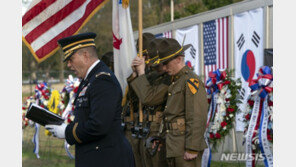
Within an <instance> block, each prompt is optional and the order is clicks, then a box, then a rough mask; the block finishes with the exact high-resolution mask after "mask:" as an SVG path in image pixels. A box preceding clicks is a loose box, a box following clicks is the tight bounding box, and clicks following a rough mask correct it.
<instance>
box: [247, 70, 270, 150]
mask: <svg viewBox="0 0 296 167" xmlns="http://www.w3.org/2000/svg"><path fill="white" fill-rule="evenodd" d="M262 68H267V67H262ZM262 68H261V70H262ZM263 75H266V74H264V73H263V74H262V73H259V74H258V76H259V78H258V79H257V80H254V82H255V83H256V84H263V83H258V81H259V79H260V78H262V76H263ZM271 77H272V76H271ZM254 82H253V85H254ZM268 87H269V88H271V89H268V90H267V91H266V92H265V96H266V97H265V98H266V100H267V106H268V107H267V110H268V111H267V113H268V123H267V124H268V125H267V140H268V141H269V143H270V144H272V143H273V90H272V82H271V83H269V84H268ZM251 89H252V88H251ZM260 92H262V90H261V91H257V89H256V90H254V89H252V94H251V95H250V96H249V98H248V103H247V104H246V110H245V111H243V114H244V123H245V130H244V134H245V138H244V140H246V134H247V131H248V128H249V125H250V119H251V116H252V113H253V109H254V103H255V99H256V97H258V96H260ZM261 97H262V95H261ZM262 101H263V99H261V103H262ZM261 105H262V104H261ZM261 108H262V107H261ZM261 115H262V113H261V111H260V112H259V114H258V118H257V123H256V126H255V130H254V132H253V138H252V151H253V152H256V153H259V152H260V148H259V126H260V122H262V118H261ZM244 142H245V141H244Z"/></svg>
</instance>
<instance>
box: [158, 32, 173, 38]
mask: <svg viewBox="0 0 296 167" xmlns="http://www.w3.org/2000/svg"><path fill="white" fill-rule="evenodd" d="M155 38H173V36H172V31H166V32H163V33H160V34H156V35H155Z"/></svg>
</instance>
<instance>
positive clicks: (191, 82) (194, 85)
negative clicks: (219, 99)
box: [187, 78, 199, 94]
mask: <svg viewBox="0 0 296 167" xmlns="http://www.w3.org/2000/svg"><path fill="white" fill-rule="evenodd" d="M187 84H188V87H189V89H190V91H191V93H192V94H195V93H196V92H197V91H198V88H199V82H198V79H196V78H190V79H188V80H187Z"/></svg>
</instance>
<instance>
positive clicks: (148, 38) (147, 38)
mask: <svg viewBox="0 0 296 167" xmlns="http://www.w3.org/2000/svg"><path fill="white" fill-rule="evenodd" d="M153 39H155V36H154V35H153V34H151V33H149V32H145V33H143V54H144V53H147V48H148V46H149V43H150V42H151V41H152V40H153ZM137 51H138V52H139V39H138V40H137Z"/></svg>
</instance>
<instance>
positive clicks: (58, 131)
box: [45, 123, 67, 139]
mask: <svg viewBox="0 0 296 167" xmlns="http://www.w3.org/2000/svg"><path fill="white" fill-rule="evenodd" d="M66 127H67V125H66V124H65V123H63V124H62V125H45V129H47V130H48V131H50V132H51V133H52V135H53V136H54V137H57V138H59V139H64V138H65V130H66Z"/></svg>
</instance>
